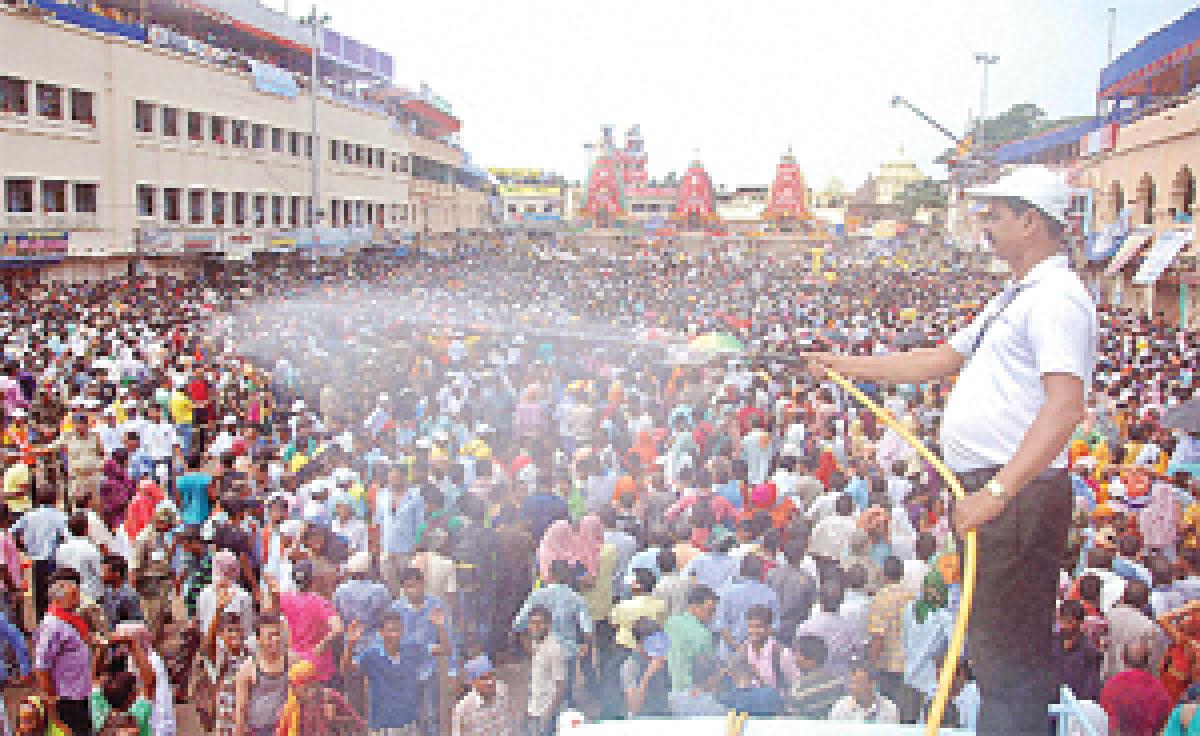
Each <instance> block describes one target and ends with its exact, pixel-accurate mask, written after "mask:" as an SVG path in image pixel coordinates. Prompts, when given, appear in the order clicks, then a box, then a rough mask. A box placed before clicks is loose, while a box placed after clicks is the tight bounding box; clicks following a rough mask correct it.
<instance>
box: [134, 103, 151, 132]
mask: <svg viewBox="0 0 1200 736" xmlns="http://www.w3.org/2000/svg"><path fill="white" fill-rule="evenodd" d="M133 129H134V130H136V131H137V132H139V133H153V132H154V105H151V104H150V103H149V102H143V101H141V100H137V101H136V102H134V103H133Z"/></svg>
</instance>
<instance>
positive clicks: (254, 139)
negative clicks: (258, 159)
mask: <svg viewBox="0 0 1200 736" xmlns="http://www.w3.org/2000/svg"><path fill="white" fill-rule="evenodd" d="M250 147H251V148H253V149H255V150H262V149H264V148H266V147H267V126H265V125H262V124H261V123H255V124H254V127H252V128H251V129H250Z"/></svg>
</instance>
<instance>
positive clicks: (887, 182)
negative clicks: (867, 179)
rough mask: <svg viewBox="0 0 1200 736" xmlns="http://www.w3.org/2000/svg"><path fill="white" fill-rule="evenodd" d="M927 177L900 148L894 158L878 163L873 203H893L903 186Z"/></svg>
mask: <svg viewBox="0 0 1200 736" xmlns="http://www.w3.org/2000/svg"><path fill="white" fill-rule="evenodd" d="M928 178H929V177H927V176H925V174H923V173H921V169H920V168H919V167H918V166H917V164H916V162H915V161H913V160H911V159H908V158H905V156H904V149H903V148H901V149H900V151H899V154H898V155H897V157H896V158H895V159H893V160H891V161H884V162H883V163H882V164H880V165H879V173H878V174H877V175H876V177H875V204H880V205H889V204H894V203H895V202H896V199H897V198H898V197H899V196H900V194H901V192H903V191H904V188H905V187H907V186H908V185H909V184H912V183H913V182H918V181H925V180H926V179H928Z"/></svg>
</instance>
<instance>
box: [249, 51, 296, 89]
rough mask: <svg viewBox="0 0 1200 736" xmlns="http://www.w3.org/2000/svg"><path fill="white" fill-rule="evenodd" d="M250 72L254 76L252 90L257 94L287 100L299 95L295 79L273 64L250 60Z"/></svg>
mask: <svg viewBox="0 0 1200 736" xmlns="http://www.w3.org/2000/svg"><path fill="white" fill-rule="evenodd" d="M250 71H251V72H253V74H254V88H255V89H257V90H258V91H259V92H266V93H267V94H269V95H277V96H279V97H287V98H289V99H293V98H295V97H297V96H299V94H300V88H299V87H298V86H297V85H296V78H295V77H293V76H292V73H291V72H289V71H287V70H286V69H280V68H279V67H277V66H275V65H274V64H267V63H265V62H261V61H254V60H251V61H250Z"/></svg>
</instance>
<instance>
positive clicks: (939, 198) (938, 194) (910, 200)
mask: <svg viewBox="0 0 1200 736" xmlns="http://www.w3.org/2000/svg"><path fill="white" fill-rule="evenodd" d="M896 205H897V206H898V207H899V208H900V212H901V214H902V215H904V217H906V218H909V219H911V218H912V217H913V216H914V215H916V214H917V210H920V209H943V208H945V207H946V182H944V181H937V180H936V179H924V180H921V181H914V182H910V183H909V184H908V185H907V186H905V187H904V191H902V192H900V195H899V196H897V197H896Z"/></svg>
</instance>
